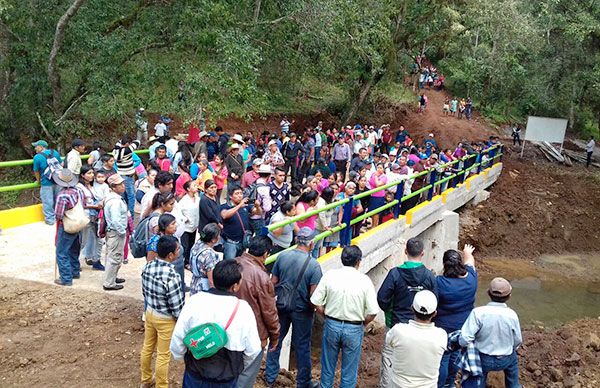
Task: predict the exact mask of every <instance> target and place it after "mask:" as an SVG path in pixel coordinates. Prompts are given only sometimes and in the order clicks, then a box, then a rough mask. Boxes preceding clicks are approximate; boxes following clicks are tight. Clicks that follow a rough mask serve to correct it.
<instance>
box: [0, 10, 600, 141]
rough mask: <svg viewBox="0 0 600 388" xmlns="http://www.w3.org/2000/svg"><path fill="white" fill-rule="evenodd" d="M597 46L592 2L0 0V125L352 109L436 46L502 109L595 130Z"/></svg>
mask: <svg viewBox="0 0 600 388" xmlns="http://www.w3.org/2000/svg"><path fill="white" fill-rule="evenodd" d="M77 2H79V3H80V4H77V5H79V6H80V7H79V8H77V9H76V10H75V12H73V13H72V14H71V15H69V16H70V17H69V18H67V19H68V20H67V21H66V23H65V24H64V40H62V41H60V40H59V41H58V42H55V31H56V30H57V24H58V23H59V20H61V17H63V18H64V16H63V15H65V13H66V12H67V9H69V7H70V6H72V5H73V4H74V3H77ZM53 43H54V46H55V48H56V47H57V48H58V50H57V51H56V66H55V69H56V71H55V75H56V77H57V78H56V80H57V82H54V83H53V81H52V77H51V75H52V74H50V72H49V69H48V65H49V61H50V57H51V49H52V47H53ZM57 43H58V45H57ZM599 43H600V4H599V2H597V1H593V0H581V1H572V0H571V1H567V0H532V1H525V0H496V1H486V0H456V1H443V0H428V1H423V0H404V1H398V0H395V1H393V0H380V1H367V0H289V1H282V0H277V1H273V0H235V1H234V0H222V1H217V0H138V1H132V0H112V1H107V0H83V1H82V0H23V1H18V2H8V1H7V0H0V103H1V105H0V126H1V127H0V130H2V131H3V133H5V134H7V135H8V136H9V137H10V136H14V135H16V134H18V133H20V132H23V131H31V130H33V131H35V132H36V135H37V134H39V135H43V134H44V132H46V136H47V135H48V134H50V135H52V136H58V137H60V138H69V137H71V136H72V135H73V134H74V133H80V134H81V133H82V132H83V133H85V131H89V130H94V129H97V128H101V127H102V126H103V125H106V124H107V123H110V122H117V123H119V124H120V125H126V126H127V125H128V126H130V127H131V128H132V127H133V112H134V110H135V109H136V108H137V107H139V106H144V107H146V109H148V110H149V111H153V112H168V113H171V114H177V115H179V116H181V117H182V118H184V120H186V121H189V120H192V119H193V118H194V117H196V116H197V114H198V112H199V110H200V109H201V108H203V109H206V111H207V112H208V115H209V118H210V119H212V120H214V119H215V118H219V117H223V116H227V115H231V114H234V115H237V116H240V117H246V118H247V117H250V116H251V115H264V114H268V113H276V112H288V113H294V112H306V111H311V110H319V109H328V110H330V111H332V112H333V113H334V114H338V115H339V116H340V117H341V118H342V120H350V119H352V118H353V117H356V115H357V114H360V112H361V109H362V110H363V113H364V110H365V109H368V106H369V97H370V96H372V95H376V94H381V92H382V90H386V88H387V89H389V85H394V84H402V82H403V80H404V79H405V77H406V76H407V75H408V74H409V72H410V65H411V63H412V61H413V59H414V57H415V56H416V55H417V54H419V53H425V54H426V55H427V57H428V58H430V59H431V61H432V62H433V63H435V64H436V65H437V66H438V68H440V70H441V71H442V72H444V73H445V75H446V79H447V85H448V86H449V87H450V88H451V90H452V92H453V93H456V94H458V95H461V96H465V95H467V94H469V95H471V96H472V97H473V99H474V101H475V104H476V106H479V107H480V108H482V110H484V111H485V112H487V113H489V114H494V115H498V116H499V117H504V118H508V117H524V115H526V114H537V115H549V116H561V117H569V118H570V119H571V124H572V125H574V126H575V127H576V128H578V129H585V130H588V131H589V130H591V129H593V128H597V123H598V121H599V120H600V55H599V53H600V49H599V48H600V44H599ZM382 85H384V86H383V87H382ZM400 94H402V93H400ZM182 96H183V97H185V98H184V100H183V101H182V100H181V99H180V98H179V97H182ZM38 115H39V117H38ZM41 123H43V124H44V126H45V129H43V127H42V125H41Z"/></svg>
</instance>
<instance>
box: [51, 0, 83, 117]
mask: <svg viewBox="0 0 600 388" xmlns="http://www.w3.org/2000/svg"><path fill="white" fill-rule="evenodd" d="M84 2H85V0H74V1H73V3H72V4H71V6H70V7H69V9H67V12H65V14H64V15H62V16H61V18H60V19H59V20H58V23H57V24H56V32H55V33H54V43H53V44H52V50H50V58H49V59H48V81H50V85H51V86H52V108H53V109H54V113H55V114H58V113H60V97H61V85H60V75H59V74H58V69H57V67H56V58H57V56H58V53H59V52H60V50H61V49H62V45H63V41H64V38H65V29H66V28H67V24H68V23H69V21H70V20H71V18H73V16H75V14H76V13H77V11H78V10H79V8H80V7H81V6H82V5H83V3H84Z"/></svg>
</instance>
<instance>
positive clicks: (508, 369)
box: [462, 352, 521, 388]
mask: <svg viewBox="0 0 600 388" xmlns="http://www.w3.org/2000/svg"><path fill="white" fill-rule="evenodd" d="M479 357H480V359H481V368H482V369H483V376H476V377H469V378H468V379H467V381H465V382H464V383H463V384H462V387H463V388H485V383H486V381H487V374H488V372H492V371H504V386H505V387H506V388H521V384H519V362H518V359H517V353H516V352H513V353H512V354H511V355H509V356H489V355H487V354H484V353H479Z"/></svg>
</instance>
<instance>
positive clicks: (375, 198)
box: [369, 163, 387, 227]
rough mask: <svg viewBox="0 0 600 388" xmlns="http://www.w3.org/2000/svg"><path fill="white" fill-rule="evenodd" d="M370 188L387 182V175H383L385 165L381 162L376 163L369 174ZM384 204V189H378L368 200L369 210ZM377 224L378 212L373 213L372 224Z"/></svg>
mask: <svg viewBox="0 0 600 388" xmlns="http://www.w3.org/2000/svg"><path fill="white" fill-rule="evenodd" d="M369 183H370V185H371V188H372V189H374V188H376V187H381V186H383V185H385V184H386V183H387V176H385V167H384V166H383V163H377V170H376V171H375V172H374V173H373V174H372V175H371V179H370V180H369ZM384 204H385V190H379V191H377V192H375V193H373V194H371V201H370V202H369V211H371V210H375V209H378V208H380V207H381V206H383V205H384ZM377 225H379V214H375V215H373V226H374V227H375V226H377Z"/></svg>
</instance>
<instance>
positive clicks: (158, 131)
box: [154, 118, 167, 143]
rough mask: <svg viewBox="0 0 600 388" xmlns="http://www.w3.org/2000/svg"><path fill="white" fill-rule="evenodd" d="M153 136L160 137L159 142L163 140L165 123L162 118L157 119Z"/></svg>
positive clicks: (165, 131) (165, 130) (165, 132)
mask: <svg viewBox="0 0 600 388" xmlns="http://www.w3.org/2000/svg"><path fill="white" fill-rule="evenodd" d="M154 136H156V137H158V138H160V139H161V143H164V142H165V137H166V136H167V125H166V124H165V123H164V121H163V119H162V118H160V119H158V123H156V125H155V126H154Z"/></svg>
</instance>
